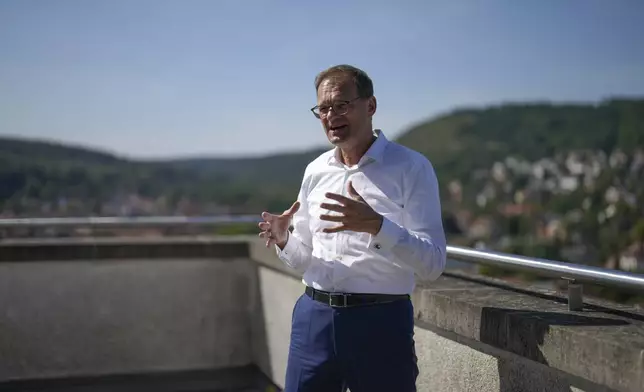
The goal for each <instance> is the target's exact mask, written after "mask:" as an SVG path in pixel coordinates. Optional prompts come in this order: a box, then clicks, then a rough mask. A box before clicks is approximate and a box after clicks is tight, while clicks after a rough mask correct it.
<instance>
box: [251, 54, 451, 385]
mask: <svg viewBox="0 0 644 392" xmlns="http://www.w3.org/2000/svg"><path fill="white" fill-rule="evenodd" d="M315 88H316V92H317V105H316V106H315V107H314V108H312V109H311V110H312V111H313V114H314V115H315V117H317V118H318V119H320V120H321V122H322V127H323V128H324V131H325V132H326V135H327V137H328V139H329V141H330V142H331V144H332V145H333V146H335V148H333V149H332V150H330V151H328V152H326V153H324V154H322V155H321V156H319V157H318V158H317V159H315V160H314V161H312V162H311V163H310V164H309V165H308V166H307V167H306V170H305V173H304V178H303V180H302V186H301V188H300V192H299V195H298V197H297V201H296V202H295V203H294V204H293V205H292V206H291V208H289V209H288V210H287V211H285V212H284V213H283V214H281V215H274V214H270V213H267V212H264V213H262V217H263V220H264V221H263V222H261V223H260V224H259V227H260V229H261V230H262V231H261V233H260V236H261V237H263V238H265V239H266V246H269V247H270V246H273V245H274V246H275V247H276V251H277V253H278V255H279V257H280V259H281V260H282V261H283V262H284V263H285V264H286V265H288V266H289V267H291V268H293V269H295V270H297V271H299V272H301V273H303V279H302V281H303V283H304V284H305V290H304V291H305V292H304V294H303V295H302V296H301V297H300V298H299V299H298V300H297V303H296V304H295V307H294V309H293V320H292V329H291V342H290V347H289V357H288V364H287V371H286V385H285V391H286V392H301V391H321V392H336V391H338V392H339V391H345V390H346V388H347V387H348V388H350V390H351V391H352V392H378V391H387V392H392V391H396V392H409V391H415V390H416V386H415V384H416V378H417V375H418V367H417V365H416V355H415V348H414V344H415V343H414V339H413V334H414V329H413V328H414V312H413V308H412V303H411V300H410V294H411V292H412V291H413V289H414V285H415V275H418V276H419V277H420V278H422V279H423V280H428V281H431V280H435V279H436V278H438V277H439V276H440V274H441V273H442V272H443V269H444V267H445V260H446V257H445V234H444V231H443V226H442V221H441V208H440V200H439V192H438V183H437V180H436V175H435V173H434V170H433V167H432V165H431V164H430V162H429V161H428V160H427V159H426V158H425V157H424V156H423V155H421V154H419V153H417V152H415V151H413V150H411V149H408V148H406V147H403V146H401V145H399V144H397V143H394V142H390V141H388V140H387V139H386V138H385V135H384V133H383V132H381V131H380V130H374V129H373V127H372V117H373V115H374V114H375V113H376V98H375V97H374V95H373V84H372V82H371V79H370V78H369V76H367V74H366V73H365V72H363V71H362V70H360V69H357V68H355V67H352V66H349V65H339V66H335V67H331V68H329V69H327V70H325V71H323V72H321V73H320V74H319V75H318V76H317V77H316V79H315ZM291 222H292V225H293V231H292V232H290V231H289V226H290V225H291Z"/></svg>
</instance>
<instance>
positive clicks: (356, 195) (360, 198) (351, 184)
mask: <svg viewBox="0 0 644 392" xmlns="http://www.w3.org/2000/svg"><path fill="white" fill-rule="evenodd" d="M349 194H350V195H351V196H353V197H354V198H355V199H358V200H360V201H364V199H363V198H362V196H360V194H359V193H358V191H356V188H354V187H353V181H349Z"/></svg>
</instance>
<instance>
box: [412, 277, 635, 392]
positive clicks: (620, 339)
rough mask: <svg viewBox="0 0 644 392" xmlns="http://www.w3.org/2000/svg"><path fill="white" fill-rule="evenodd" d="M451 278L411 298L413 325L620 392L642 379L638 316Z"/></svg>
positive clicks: (432, 285)
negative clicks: (578, 307) (572, 309)
mask: <svg viewBox="0 0 644 392" xmlns="http://www.w3.org/2000/svg"><path fill="white" fill-rule="evenodd" d="M477 280H480V279H469V278H468V277H466V276H463V275H459V276H450V274H449V273H447V274H445V275H444V276H442V277H441V278H439V279H438V280H437V281H436V282H433V283H432V284H431V285H425V286H421V287H419V288H418V289H417V290H416V291H415V292H414V296H413V301H414V307H415V312H416V320H417V321H418V324H419V325H421V326H422V325H423V324H424V323H427V324H429V325H430V326H432V327H434V328H440V329H442V330H444V331H448V332H453V333H456V334H458V335H459V336H463V337H465V338H468V339H472V340H473V341H477V342H480V343H484V344H486V345H489V346H492V347H494V348H498V349H501V350H504V351H507V352H510V353H513V354H516V355H519V356H522V357H524V358H527V359H530V360H532V361H535V362H538V363H541V364H544V365H547V366H549V367H551V368H555V369H558V370H560V371H563V372H566V373H569V374H571V375H573V376H577V377H581V378H583V379H586V380H589V381H591V382H594V383H596V384H599V385H604V386H607V387H609V388H614V389H616V390H620V391H633V392H634V391H640V390H641V386H642V385H643V384H644V316H642V315H641V314H638V313H635V312H633V313H628V312H626V311H624V310H616V309H612V308H606V307H602V306H596V305H587V306H586V307H585V308H584V310H583V311H580V312H570V311H568V308H567V303H566V301H565V299H562V298H560V297H558V296H556V295H548V294H544V293H539V292H530V291H527V290H521V289H517V288H516V287H511V286H508V287H505V288H504V287H502V286H501V285H499V284H496V283H493V284H492V285H489V284H486V283H485V282H484V281H477Z"/></svg>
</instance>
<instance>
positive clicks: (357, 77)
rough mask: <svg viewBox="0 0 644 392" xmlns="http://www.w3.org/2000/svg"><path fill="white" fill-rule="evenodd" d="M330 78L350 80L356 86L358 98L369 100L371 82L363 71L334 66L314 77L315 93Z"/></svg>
mask: <svg viewBox="0 0 644 392" xmlns="http://www.w3.org/2000/svg"><path fill="white" fill-rule="evenodd" d="M330 78H332V79H340V80H342V79H345V80H350V81H351V82H353V84H354V85H355V86H356V91H357V92H358V97H360V98H370V97H372V96H373V82H372V81H371V78H369V75H367V73H366V72H365V71H363V70H361V69H359V68H356V67H354V66H352V65H347V64H341V65H334V66H333V67H331V68H327V69H325V70H324V71H322V72H320V73H319V74H318V75H317V76H316V77H315V91H316V92H317V91H318V89H319V88H320V85H321V84H322V82H323V81H325V80H326V79H330Z"/></svg>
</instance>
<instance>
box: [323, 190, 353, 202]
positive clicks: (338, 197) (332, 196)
mask: <svg viewBox="0 0 644 392" xmlns="http://www.w3.org/2000/svg"><path fill="white" fill-rule="evenodd" d="M325 196H326V197H328V198H329V199H333V200H337V201H339V202H340V203H342V204H345V205H346V204H349V203H353V202H355V200H353V199H350V198H348V197H346V196H342V195H339V194H337V193H331V192H329V193H327V194H325Z"/></svg>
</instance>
